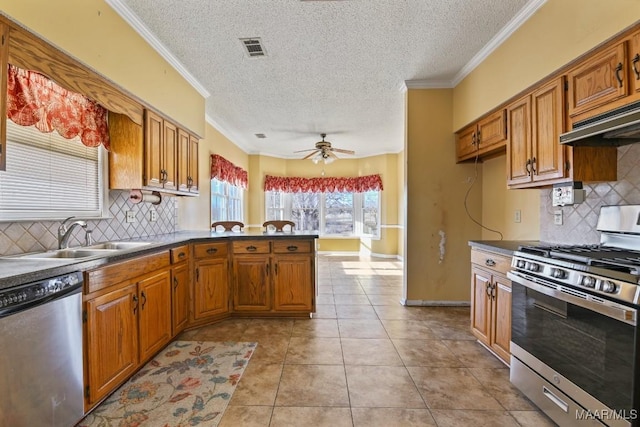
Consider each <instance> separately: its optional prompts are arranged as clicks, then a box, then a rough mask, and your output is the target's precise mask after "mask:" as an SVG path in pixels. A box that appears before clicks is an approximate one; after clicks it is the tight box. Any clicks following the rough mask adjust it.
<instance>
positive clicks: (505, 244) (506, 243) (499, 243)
mask: <svg viewBox="0 0 640 427" xmlns="http://www.w3.org/2000/svg"><path fill="white" fill-rule="evenodd" d="M539 244H540V242H539V241H537V240H469V246H471V247H476V248H478V249H484V250H487V251H491V252H497V253H500V254H504V255H508V256H512V255H513V252H515V251H517V250H518V248H519V247H520V246H522V245H539Z"/></svg>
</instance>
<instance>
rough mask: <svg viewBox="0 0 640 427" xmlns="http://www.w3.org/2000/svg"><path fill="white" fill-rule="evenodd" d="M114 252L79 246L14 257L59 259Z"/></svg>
mask: <svg viewBox="0 0 640 427" xmlns="http://www.w3.org/2000/svg"><path fill="white" fill-rule="evenodd" d="M113 252H116V250H109V249H93V248H91V249H88V248H80V249H60V250H57V251H49V252H38V253H33V254H26V255H20V256H16V257H14V258H21V259H25V258H28V259H60V258H65V259H66V258H88V257H92V256H100V255H108V254H110V253H113Z"/></svg>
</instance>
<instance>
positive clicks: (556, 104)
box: [531, 78, 566, 181]
mask: <svg viewBox="0 0 640 427" xmlns="http://www.w3.org/2000/svg"><path fill="white" fill-rule="evenodd" d="M564 127H565V126H564V79H563V78H559V79H556V80H552V81H550V82H549V83H547V84H545V85H544V86H542V87H541V88H539V89H538V90H536V91H535V92H533V94H532V95H531V155H532V157H531V161H532V178H533V181H547V180H550V179H557V178H563V177H564V176H565V175H566V160H565V151H566V150H565V148H566V147H564V146H563V145H561V144H560V134H561V133H562V132H564Z"/></svg>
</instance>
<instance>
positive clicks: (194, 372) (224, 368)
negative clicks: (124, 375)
mask: <svg viewBox="0 0 640 427" xmlns="http://www.w3.org/2000/svg"><path fill="white" fill-rule="evenodd" d="M256 346H257V343H253V342H202V341H176V342H173V343H171V344H170V345H169V346H168V347H167V348H165V349H164V350H162V351H161V352H160V353H159V354H158V355H157V356H156V357H155V358H154V359H152V360H151V361H150V362H149V363H147V364H146V365H145V366H144V367H143V368H142V369H141V370H140V371H139V372H138V373H136V374H135V375H134V376H133V377H131V379H129V381H128V382H126V383H125V384H124V385H123V386H122V387H120V388H119V389H118V390H116V391H115V392H114V393H113V394H112V395H111V396H110V397H109V398H108V399H107V400H105V401H104V402H102V403H101V404H100V405H99V406H98V407H97V408H95V409H94V410H93V411H92V412H91V413H90V414H89V415H88V416H87V417H86V418H85V419H84V420H82V421H81V422H80V424H78V426H80V427H116V426H117V427H136V426H149V427H160V426H162V427H174V426H175V427H182V426H198V425H200V426H207V427H209V426H217V425H218V423H219V422H220V419H221V418H222V415H223V413H224V410H225V409H226V407H227V404H228V403H229V400H230V399H231V395H232V394H233V391H234V390H235V388H236V385H237V384H238V381H240V377H241V376H242V373H243V372H244V369H245V368H246V366H247V364H248V363H249V359H250V358H251V355H252V354H253V352H254V350H255V348H256Z"/></svg>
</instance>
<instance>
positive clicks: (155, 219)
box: [149, 209, 158, 222]
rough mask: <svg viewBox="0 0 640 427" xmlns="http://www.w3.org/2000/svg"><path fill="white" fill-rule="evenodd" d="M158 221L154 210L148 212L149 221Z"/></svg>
mask: <svg viewBox="0 0 640 427" xmlns="http://www.w3.org/2000/svg"><path fill="white" fill-rule="evenodd" d="M157 220H158V212H157V211H156V210H155V209H151V210H150V211H149V221H151V222H156V221H157Z"/></svg>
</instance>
